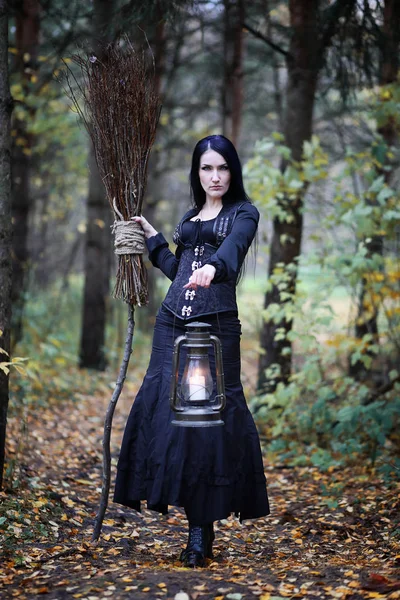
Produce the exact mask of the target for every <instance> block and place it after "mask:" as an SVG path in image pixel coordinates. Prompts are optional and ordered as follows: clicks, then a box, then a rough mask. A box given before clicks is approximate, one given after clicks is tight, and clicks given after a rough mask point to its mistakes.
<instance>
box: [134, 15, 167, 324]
mask: <svg viewBox="0 0 400 600" xmlns="http://www.w3.org/2000/svg"><path fill="white" fill-rule="evenodd" d="M157 15H158V18H159V21H158V23H157V24H156V25H155V27H154V39H151V40H150V44H151V45H152V47H153V48H154V64H155V78H154V84H155V85H154V87H155V93H156V94H157V95H158V96H159V98H160V99H161V103H162V101H163V93H162V84H163V78H164V76H165V58H166V37H165V21H164V20H163V15H162V11H161V9H160V10H159V11H158V13H157ZM161 152H162V150H161V149H160V148H159V146H157V145H156V144H155V145H154V146H153V148H152V151H151V155H150V160H149V170H148V172H149V179H148V182H147V187H146V203H145V208H144V216H145V217H146V219H147V220H148V221H149V222H150V223H151V224H152V225H153V226H154V227H155V228H156V229H157V227H158V226H159V225H161V224H160V223H158V221H157V205H158V201H159V200H160V197H162V194H163V191H162V189H161V188H162V175H161V173H160V167H159V164H160V159H161ZM148 266H149V269H148V282H147V287H148V292H149V303H148V305H147V306H146V307H143V308H142V309H141V310H140V311H138V316H137V322H138V325H139V327H140V329H143V330H144V331H152V330H153V328H154V323H155V317H156V313H157V309H158V307H159V298H158V297H157V286H156V282H157V275H156V269H154V268H153V267H152V266H151V265H148Z"/></svg>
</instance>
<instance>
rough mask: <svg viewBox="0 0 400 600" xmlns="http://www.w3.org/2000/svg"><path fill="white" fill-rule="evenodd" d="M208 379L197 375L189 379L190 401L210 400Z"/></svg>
mask: <svg viewBox="0 0 400 600" xmlns="http://www.w3.org/2000/svg"><path fill="white" fill-rule="evenodd" d="M208 397H209V393H208V391H207V390H206V378H205V377H204V375H199V374H198V373H196V374H195V375H192V377H190V378H189V400H208Z"/></svg>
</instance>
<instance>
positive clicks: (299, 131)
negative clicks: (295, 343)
mask: <svg viewBox="0 0 400 600" xmlns="http://www.w3.org/2000/svg"><path fill="white" fill-rule="evenodd" d="M318 8H319V0H291V1H290V2H289V10H290V25H291V30H292V36H291V41H290V49H289V55H288V58H287V69H288V85H287V90H286V111H285V115H284V135H285V143H286V145H287V146H288V147H289V148H290V150H291V154H292V158H293V159H294V160H296V161H298V160H300V159H301V155H302V150H303V144H304V142H305V141H306V140H309V139H310V137H311V134H312V117H313V108H314V100H315V91H316V85H317V81H318V73H319V66H320V64H321V62H320V56H319V52H320V49H319V47H318V46H319V39H318V35H319V31H318ZM286 166H287V165H286V164H285V163H283V164H282V165H281V168H282V171H283V170H284V169H285V168H286ZM303 196H304V191H302V192H300V193H299V195H298V197H297V199H296V201H290V200H288V199H285V200H283V201H282V206H283V208H284V209H285V210H286V211H287V212H288V213H289V214H290V215H291V217H292V221H291V222H290V223H288V222H284V223H281V222H280V221H279V220H278V219H275V220H274V223H273V236H272V242H271V248H270V263H269V276H271V275H272V274H273V273H274V271H275V269H276V267H277V266H278V265H284V266H285V267H288V266H289V265H290V266H291V268H290V270H289V271H288V273H289V275H290V280H289V283H288V287H287V288H286V289H285V292H289V293H291V294H294V293H295V290H296V279H297V259H298V257H299V255H300V248H301V238H302V229H303V215H302V212H303ZM283 302H284V301H283V300H281V296H280V290H279V288H278V287H277V286H276V285H273V286H272V289H271V290H270V291H268V292H267V293H266V295H265V302H264V308H267V307H268V306H269V305H270V304H271V303H278V304H280V305H282V304H283ZM278 328H279V329H281V330H283V332H284V334H285V335H284V336H279V338H280V339H279V340H276V339H275V338H276V334H277V329H278ZM291 328H292V322H291V321H286V320H283V321H282V322H280V323H273V322H270V321H265V322H264V323H263V326H262V330H261V337H260V343H261V348H262V350H263V354H261V356H260V362H259V375H258V389H259V391H273V390H274V389H275V387H276V384H277V383H278V382H279V381H283V382H287V381H288V378H289V376H290V372H291V343H290V341H289V340H288V339H287V334H288V333H289V332H290V331H291ZM272 365H279V374H278V375H277V376H276V377H273V378H268V377H267V375H266V369H268V368H269V367H271V366H272Z"/></svg>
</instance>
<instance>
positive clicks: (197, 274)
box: [183, 265, 216, 290]
mask: <svg viewBox="0 0 400 600" xmlns="http://www.w3.org/2000/svg"><path fill="white" fill-rule="evenodd" d="M215 271H216V269H215V267H213V266H212V265H204V267H201V269H196V271H193V273H192V275H191V276H190V277H189V283H187V284H186V285H184V286H183V289H184V290H185V289H186V288H193V289H194V290H195V289H196V288H197V286H200V287H205V288H208V287H210V284H211V282H212V280H213V279H214V276H215Z"/></svg>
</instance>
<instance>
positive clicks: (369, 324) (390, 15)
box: [349, 0, 400, 387]
mask: <svg viewBox="0 0 400 600" xmlns="http://www.w3.org/2000/svg"><path fill="white" fill-rule="evenodd" d="M399 47H400V4H399V2H398V0H386V1H385V6H384V11H383V46H382V59H381V72H380V81H379V83H380V85H388V84H391V83H394V82H395V81H396V79H397V73H398V69H399ZM397 129H398V127H397V123H396V122H395V119H394V118H393V117H390V118H389V119H388V121H387V123H385V125H383V126H382V127H380V128H379V129H378V132H379V133H380V134H381V136H382V138H383V140H384V143H385V146H386V148H387V149H389V148H390V146H394V145H395V144H396V143H398V133H397ZM379 174H380V175H383V177H384V178H385V180H386V183H387V184H388V185H390V183H391V181H390V179H391V176H392V171H391V170H390V171H386V170H385V169H384V168H383V166H382V167H381V168H380V169H379ZM371 203H372V201H371ZM365 245H366V248H367V251H368V255H367V256H368V257H369V258H371V257H372V255H374V254H379V255H380V256H382V255H383V238H382V236H379V235H375V236H372V237H371V238H369V240H368V241H366V242H365ZM367 298H368V282H367V280H366V279H365V278H363V280H362V281H361V289H360V296H359V299H358V310H357V319H356V324H355V337H356V338H358V339H362V338H363V337H364V335H366V334H367V333H371V334H372V335H373V336H374V339H375V341H378V336H379V329H378V313H379V306H378V305H374V306H373V307H371V306H370V303H369V302H368V307H366V301H367ZM366 308H368V309H367V310H366ZM371 310H372V315H371ZM349 371H350V374H351V375H353V376H354V377H356V378H357V379H358V380H363V379H365V378H366V377H367V374H368V373H367V369H366V367H365V365H364V363H363V362H361V361H357V362H356V363H355V364H354V365H351V366H350V369H349ZM376 383H377V385H378V387H379V386H380V385H383V384H384V380H383V379H382V378H379V379H378V380H377V381H376Z"/></svg>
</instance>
